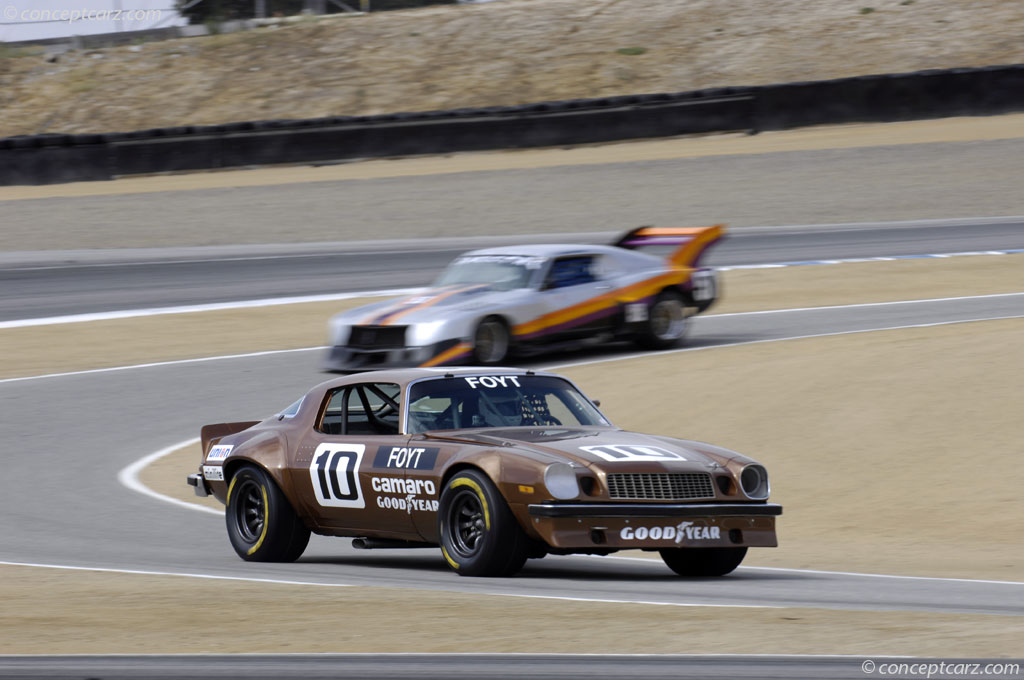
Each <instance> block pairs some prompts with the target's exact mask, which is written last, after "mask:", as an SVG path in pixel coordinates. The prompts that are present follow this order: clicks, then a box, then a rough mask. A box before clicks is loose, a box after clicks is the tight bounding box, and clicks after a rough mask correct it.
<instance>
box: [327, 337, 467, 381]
mask: <svg viewBox="0 0 1024 680" xmlns="http://www.w3.org/2000/svg"><path fill="white" fill-rule="evenodd" d="M470 350H471V347H470V346H469V345H468V344H466V343H464V342H461V341H460V340H458V339H451V340H442V341H441V342H437V343H434V344H433V345H427V346H424V347H393V348H386V349H364V348H354V347H347V346H345V345H335V346H333V347H331V348H330V349H329V350H328V351H327V358H326V361H325V362H324V370H325V371H333V372H339V373H355V372H359V371H375V370H378V369H382V368H415V367H419V366H441V365H445V364H451V363H457V362H459V361H462V360H464V359H465V358H466V357H468V356H469V354H470Z"/></svg>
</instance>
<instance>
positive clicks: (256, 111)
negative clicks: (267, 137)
mask: <svg viewBox="0 0 1024 680" xmlns="http://www.w3.org/2000/svg"><path fill="white" fill-rule="evenodd" d="M1021 26H1024V3H1020V2H1018V1H1017V0H974V1H973V2H970V3H964V2H962V1H961V0H862V1H861V2H859V3H852V2H849V1H848V0H820V1H819V2H815V3H806V2H799V1H797V0H773V2H772V3H770V4H766V3H764V2H760V1H758V0H686V1H683V0H629V2H624V1H623V0H503V1H502V2H494V3H487V4H483V5H468V6H441V7H432V8H426V9H421V10H413V11H405V12H385V13H377V14H369V15H365V16H351V17H340V18H332V19H322V20H319V21H318V20H313V19H310V20H308V21H303V22H299V23H297V24H295V25H290V26H286V27H275V28H263V29H258V30H255V31H250V32H246V33H241V34H231V35H218V36H211V37H206V38H192V39H183V40H173V41H167V42H158V43H149V44H139V45H132V46H126V47H119V48H109V49H103V50H94V51H86V52H72V53H68V54H66V55H62V56H61V57H59V60H58V61H57V62H56V63H51V62H48V61H46V59H45V58H44V56H43V55H42V53H41V50H32V49H28V50H5V51H2V52H0V136H8V135H15V134H33V133H40V132H85V131H114V130H133V129H143V128H150V127H157V126H173V125H184V124H213V123H222V122H227V121H237V120H254V119H273V118H307V117H315V116H326V115H359V114H372V113H386V112H395V111H414V110H429V109H440V108H454V107H463V106H489V105H508V104H518V103H525V102H531V101H543V100H551V99H568V98H574V97H600V96H609V95H618V94H635V93H642V92H663V91H680V90H691V89H696V88H705V87H718V86H726V85H756V84H765V83H772V82H784V81H794V80H809V79H821V78H836V77H843V76H854V75H863V74H868V73H892V72H900V71H911V70H918V69H926V68H951V67H961V66H983V65H991V64H1006V63H1016V62H1021V61H1024V40H1021Z"/></svg>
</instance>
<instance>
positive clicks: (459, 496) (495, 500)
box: [437, 470, 529, 576]
mask: <svg viewBox="0 0 1024 680" xmlns="http://www.w3.org/2000/svg"><path fill="white" fill-rule="evenodd" d="M437 521H438V531H439V534H440V536H441V553H442V555H444V559H445V561H446V562H447V563H448V566H450V567H451V568H452V569H454V570H455V571H456V573H458V574H460V575H462V576H512V575H513V574H515V573H516V572H518V571H519V570H520V569H522V568H523V564H525V563H526V558H527V553H528V550H529V539H528V538H527V536H526V534H524V533H523V530H522V528H520V526H519V523H518V522H517V521H516V518H515V516H514V515H513V514H512V511H511V510H509V507H508V503H506V502H505V499H504V498H502V496H501V494H500V493H499V492H498V489H497V488H496V487H495V486H494V484H493V483H492V482H491V480H490V479H488V477H487V475H485V474H484V473H483V472H480V471H479V470H462V471H460V472H458V473H457V474H455V475H454V476H453V477H452V478H451V479H450V480H448V483H447V484H445V486H444V489H443V490H442V491H441V502H440V505H439V507H438V513H437Z"/></svg>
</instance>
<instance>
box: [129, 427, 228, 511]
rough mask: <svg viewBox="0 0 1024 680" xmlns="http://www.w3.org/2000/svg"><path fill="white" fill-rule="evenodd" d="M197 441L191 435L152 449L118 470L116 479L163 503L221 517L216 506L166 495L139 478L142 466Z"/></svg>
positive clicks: (197, 439)
mask: <svg viewBox="0 0 1024 680" xmlns="http://www.w3.org/2000/svg"><path fill="white" fill-rule="evenodd" d="M198 443H199V437H193V438H192V439H186V440H185V441H183V442H178V443H177V444H171V445H170V446H168V447H165V448H162V449H160V450H159V451H154V452H153V453H151V454H149V455H148V456H143V457H142V458H139V459H138V460H137V461H135V462H134V463H132V464H131V465H129V466H127V467H125V468H123V469H122V470H121V471H120V472H118V473H117V481H119V482H121V484H123V485H124V486H126V487H128V488H129V489H131V490H132V491H136V492H138V493H141V494H143V495H145V496H149V497H150V498H155V499H157V500H158V501H163V502H165V503H171V504H172V505H177V506H180V507H183V508H189V509H190V510H199V511H200V512H206V513H210V514H213V515H217V516H219V517H223V516H224V512H223V511H222V510H217V509H216V508H211V507H208V506H206V505H199V504H198V503H189V502H188V501H183V500H179V499H177V498H173V497H171V496H166V495H164V494H162V493H158V492H156V491H153V490H152V489H150V488H149V487H148V486H146V485H145V484H143V483H142V481H141V480H140V479H139V473H140V472H142V470H143V468H145V467H146V466H147V465H150V464H151V463H153V462H155V461H157V460H159V459H161V458H163V457H164V456H168V455H170V454H172V453H174V452H175V451H178V450H180V449H183V448H185V447H186V446H192V445H194V444H198ZM182 483H183V484H184V480H183V481H182Z"/></svg>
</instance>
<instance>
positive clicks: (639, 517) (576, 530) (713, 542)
mask: <svg viewBox="0 0 1024 680" xmlns="http://www.w3.org/2000/svg"><path fill="white" fill-rule="evenodd" d="M527 511H528V513H529V515H530V521H531V524H532V527H533V529H534V530H535V531H536V532H537V533H538V534H540V536H541V537H542V538H543V539H544V540H545V541H546V542H547V543H548V544H549V545H551V546H552V547H555V548H566V549H590V550H599V549H613V550H622V549H636V548H648V549H660V548H722V547H751V548H753V547H766V548H773V547H775V546H777V545H778V538H777V537H776V535H775V518H776V517H777V516H779V515H781V514H782V506H781V505H775V504H769V503H749V504H748V503H683V504H679V503H672V504H668V503H664V504H649V503H542V504H533V505H529V506H528V507H527Z"/></svg>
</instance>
